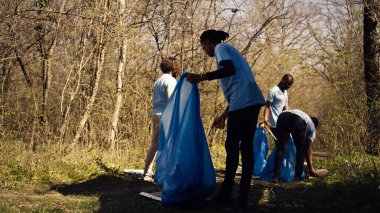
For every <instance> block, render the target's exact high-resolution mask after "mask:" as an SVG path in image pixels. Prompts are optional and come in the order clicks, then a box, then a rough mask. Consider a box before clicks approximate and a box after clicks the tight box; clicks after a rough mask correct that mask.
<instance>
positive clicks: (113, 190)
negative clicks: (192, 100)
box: [0, 174, 380, 212]
mask: <svg viewBox="0 0 380 213" xmlns="http://www.w3.org/2000/svg"><path fill="white" fill-rule="evenodd" d="M221 178H222V175H220V174H219V175H218V182H219V183H220V181H221ZM323 179H325V180H323ZM326 179H328V177H325V178H322V179H318V180H317V179H316V178H313V179H307V180H304V181H302V182H301V181H298V182H292V183H281V184H272V183H269V182H267V181H261V180H257V179H254V180H253V186H252V190H251V194H250V200H249V210H250V212H251V211H255V212H304V211H307V212H341V211H344V212H378V210H379V209H380V188H377V187H376V186H374V185H372V184H362V185H360V184H358V183H352V184H350V183H334V184H328V183H327V182H326ZM235 188H238V187H235ZM143 191H144V192H157V191H160V188H159V187H158V186H156V185H154V184H152V183H147V182H144V181H143V180H141V179H140V178H137V177H136V176H135V175H129V174H125V175H114V174H111V175H100V176H98V177H96V178H94V179H91V180H87V181H84V182H80V183H74V184H57V185H52V186H51V188H50V189H48V190H45V191H39V192H36V191H30V192H27V191H22V190H20V191H14V190H2V191H0V200H1V201H0V212H236V210H235V208H233V207H232V206H213V205H208V204H200V205H198V206H192V207H163V206H162V205H161V204H160V203H159V202H158V201H154V200H151V199H148V198H145V197H143V196H141V195H139V193H140V192H143ZM234 194H235V195H236V194H237V189H235V191H234Z"/></svg>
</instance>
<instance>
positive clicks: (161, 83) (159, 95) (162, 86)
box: [152, 74, 177, 116]
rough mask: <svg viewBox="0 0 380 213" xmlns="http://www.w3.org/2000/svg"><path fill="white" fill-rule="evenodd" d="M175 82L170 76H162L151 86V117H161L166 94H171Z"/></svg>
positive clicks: (166, 100) (165, 102) (166, 101)
mask: <svg viewBox="0 0 380 213" xmlns="http://www.w3.org/2000/svg"><path fill="white" fill-rule="evenodd" d="M176 84H177V80H176V79H175V78H174V77H173V76H172V75H170V74H163V75H162V76H161V77H159V78H158V79H157V80H156V81H155V82H154V84H153V112H152V115H158V116H161V114H162V112H163V111H164V109H165V107H166V104H167V103H168V99H167V98H166V94H167V93H168V94H169V97H170V95H171V94H172V93H173V91H174V88H175V85H176Z"/></svg>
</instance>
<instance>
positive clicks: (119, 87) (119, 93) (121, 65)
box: [109, 0, 127, 150]
mask: <svg viewBox="0 0 380 213" xmlns="http://www.w3.org/2000/svg"><path fill="white" fill-rule="evenodd" d="M119 4H120V6H119V7H120V8H119V29H124V28H125V27H126V26H125V22H124V18H123V14H124V13H125V9H126V2H125V0H119ZM119 39H120V45H119V60H118V68H117V84H116V102H115V109H114V112H113V116H112V121H111V123H112V128H111V132H110V139H109V140H110V143H111V149H112V150H114V149H115V142H116V137H117V132H118V123H119V115H120V110H121V107H122V105H123V80H124V73H125V64H126V61H127V57H126V51H127V38H126V37H125V36H124V30H122V31H121V32H120V38H119Z"/></svg>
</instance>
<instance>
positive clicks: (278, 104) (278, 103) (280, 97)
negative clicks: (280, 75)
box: [267, 85, 288, 127]
mask: <svg viewBox="0 0 380 213" xmlns="http://www.w3.org/2000/svg"><path fill="white" fill-rule="evenodd" d="M267 101H270V102H271V103H272V104H271V107H270V113H269V123H270V125H271V126H272V127H276V123H277V118H278V116H279V115H280V113H281V112H282V110H283V109H284V107H285V105H286V104H287V103H288V92H287V91H286V90H281V89H280V87H278V86H277V85H276V86H274V87H272V88H271V89H270V90H269V92H268V95H267Z"/></svg>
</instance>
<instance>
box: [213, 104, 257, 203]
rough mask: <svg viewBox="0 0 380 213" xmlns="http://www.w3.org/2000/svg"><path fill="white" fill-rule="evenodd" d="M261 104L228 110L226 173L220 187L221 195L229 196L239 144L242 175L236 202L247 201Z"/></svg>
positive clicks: (233, 179) (237, 158)
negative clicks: (254, 139)
mask: <svg viewBox="0 0 380 213" xmlns="http://www.w3.org/2000/svg"><path fill="white" fill-rule="evenodd" d="M260 108H261V105H253V106H250V107H246V108H243V109H240V110H236V111H232V112H228V120H227V139H226V143H225V148H226V152H227V159H226V174H225V177H224V181H223V183H222V187H221V191H220V192H221V194H222V196H224V197H226V198H229V197H230V196H231V193H232V189H233V186H234V183H235V175H236V170H237V167H238V163H239V145H240V151H241V156H242V175H241V180H240V191H239V197H238V202H241V203H245V202H246V201H247V197H248V192H249V189H250V187H251V179H252V173H253V165H254V164H253V137H254V134H255V128H256V125H257V119H258V115H259V112H260Z"/></svg>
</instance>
